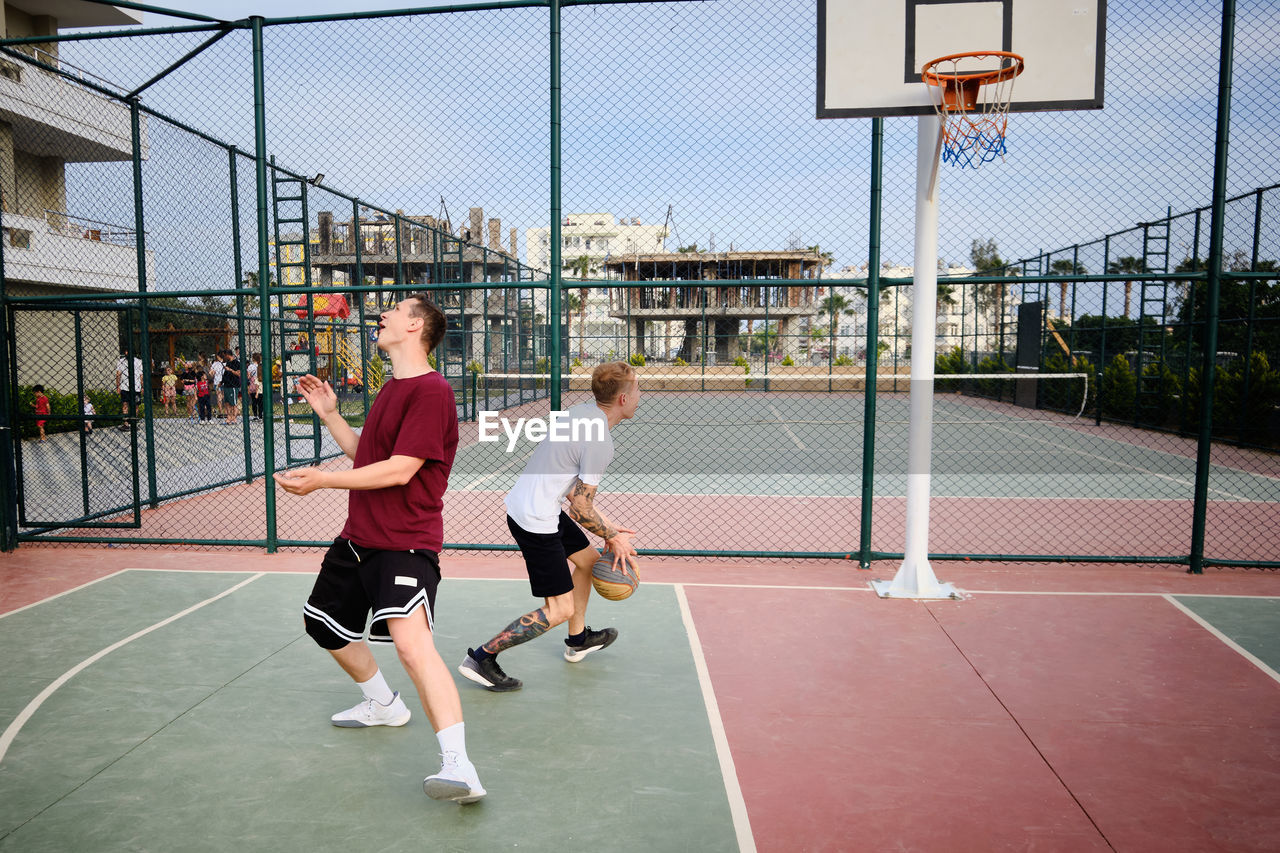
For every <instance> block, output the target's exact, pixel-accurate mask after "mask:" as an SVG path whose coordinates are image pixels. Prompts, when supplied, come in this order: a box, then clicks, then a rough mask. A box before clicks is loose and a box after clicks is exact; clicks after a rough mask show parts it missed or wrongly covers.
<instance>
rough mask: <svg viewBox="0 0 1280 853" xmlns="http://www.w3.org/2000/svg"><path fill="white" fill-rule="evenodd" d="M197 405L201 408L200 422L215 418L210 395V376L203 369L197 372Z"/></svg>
mask: <svg viewBox="0 0 1280 853" xmlns="http://www.w3.org/2000/svg"><path fill="white" fill-rule="evenodd" d="M196 406H197V407H198V408H199V409H200V422H201V423H204V422H205V421H212V420H213V400H212V399H211V398H210V397H209V377H208V376H207V375H206V374H205V372H204V371H203V370H201V371H200V372H199V373H197V374H196Z"/></svg>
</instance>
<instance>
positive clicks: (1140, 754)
mask: <svg viewBox="0 0 1280 853" xmlns="http://www.w3.org/2000/svg"><path fill="white" fill-rule="evenodd" d="M318 560H319V553H318V552H315V551H294V552H291V553H288V554H277V555H266V554H262V553H260V552H252V551H245V550H237V551H218V552H201V551H184V552H177V551H162V550H152V549H120V548H116V549H100V548H95V549H89V548H83V549H81V548H74V549H73V548H52V547H34V546H24V547H23V548H21V549H20V550H18V551H17V552H15V553H13V554H9V555H3V556H0V613H2V612H8V611H12V610H14V609H17V608H21V607H24V606H26V605H29V604H32V603H35V602H37V601H40V600H43V599H45V598H47V597H48V596H51V595H56V594H57V593H59V592H62V591H65V590H67V589H70V588H74V587H76V586H78V585H80V584H83V583H86V582H88V581H91V580H93V579H95V578H99V577H104V576H106V575H108V574H111V573H113V572H116V571H119V570H121V569H125V568H150V569H176V570H204V571H208V570H234V571H296V572H313V571H315V569H316V567H317V563H318ZM442 565H443V569H444V574H445V576H446V580H447V578H449V577H477V578H487V577H503V578H519V577H522V576H523V571H522V567H521V565H520V563H519V561H517V560H513V559H510V558H506V557H476V556H470V555H452V554H448V553H446V554H445V555H444V557H443V559H442ZM895 568H896V567H895V566H893V565H891V564H878V565H877V566H875V567H874V568H873V570H872V571H870V572H861V571H858V570H857V569H856V568H854V566H853V564H851V563H846V562H843V561H840V562H834V561H832V562H797V561H781V560H778V561H768V562H764V561H762V562H755V563H752V562H744V563H716V562H679V561H674V560H672V561H659V560H657V559H649V560H646V561H645V563H644V566H643V579H644V581H645V582H646V583H670V584H675V585H677V587H678V591H679V592H680V593H681V594H682V595H683V597H684V599H685V600H687V602H688V606H689V611H690V614H691V618H692V625H693V626H694V628H695V629H696V632H697V637H698V640H699V641H700V643H701V651H702V655H703V657H704V658H705V661H706V668H707V674H708V677H709V685H710V689H711V695H712V696H713V698H714V700H715V704H716V706H717V708H718V715H716V714H711V717H712V723H713V726H715V725H718V724H721V723H722V724H723V730H724V734H725V737H726V740H727V744H728V749H729V753H730V756H731V758H732V763H733V767H734V769H735V771H736V776H737V780H738V783H739V785H740V787H741V791H742V798H743V800H744V802H745V806H746V814H747V818H748V819H749V821H750V838H751V839H753V841H752V843H753V844H754V849H757V850H761V851H779V853H781V852H782V851H854V850H856V851H863V850H867V851H879V850H917V851H993V850H1038V851H1088V850H1117V851H1184V850H1185V851H1219V850H1221V851H1264V850H1267V851H1270V850H1276V849H1280V681H1278V680H1277V675H1276V673H1275V671H1274V669H1273V667H1275V663H1274V661H1272V662H1271V664H1270V667H1269V666H1267V665H1266V663H1265V662H1262V661H1258V660H1256V659H1252V660H1251V659H1250V658H1249V657H1248V656H1246V655H1245V654H1242V653H1241V652H1240V651H1238V650H1237V649H1236V648H1234V647H1233V646H1232V645H1231V643H1230V642H1229V641H1228V640H1227V639H1225V638H1224V637H1223V636H1220V635H1219V634H1217V633H1215V632H1214V631H1213V630H1211V629H1210V628H1208V627H1206V626H1205V625H1203V624H1201V623H1200V622H1198V621H1197V620H1196V619H1194V618H1192V617H1191V616H1190V615H1189V614H1188V613H1187V612H1185V611H1184V610H1183V609H1181V608H1180V607H1179V606H1178V604H1177V603H1175V597H1177V596H1229V597H1236V596H1249V597H1259V596H1265V597H1280V573H1276V572H1258V571H1227V570H1210V571H1209V572H1208V573H1207V574H1206V575H1204V576H1199V577H1197V576H1190V575H1187V574H1186V573H1185V572H1184V571H1183V570H1182V569H1181V568H1178V567H1149V566H1101V565H1098V566H1058V565H1051V566H1043V565H1042V566H1018V565H1008V564H978V563H969V564H953V563H939V564H936V565H935V567H934V568H935V571H936V573H937V574H938V576H939V578H940V579H941V580H943V581H947V582H951V583H954V584H955V585H956V586H957V587H958V588H960V589H961V590H963V591H964V597H963V599H962V600H959V601H941V602H928V603H925V602H917V601H902V600H881V599H878V598H877V597H876V596H875V595H874V593H872V592H871V591H870V590H869V589H868V588H867V581H868V580H870V579H872V578H888V577H891V576H892V574H893V571H894V570H895ZM1233 600H1234V599H1233ZM1240 600H1243V599H1240ZM288 615H289V616H290V617H292V616H293V615H294V614H292V613H290V614H288ZM673 640H676V641H682V640H683V638H673ZM464 701H465V698H464ZM709 713H711V712H710V710H709ZM745 849H752V848H749V847H748V848H745Z"/></svg>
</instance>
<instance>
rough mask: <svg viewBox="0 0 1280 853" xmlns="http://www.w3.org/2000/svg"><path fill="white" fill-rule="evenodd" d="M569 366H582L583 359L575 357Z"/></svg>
mask: <svg viewBox="0 0 1280 853" xmlns="http://www.w3.org/2000/svg"><path fill="white" fill-rule="evenodd" d="M569 366H570V367H582V359H580V358H575V359H574V360H573V361H572V362H570V364H569Z"/></svg>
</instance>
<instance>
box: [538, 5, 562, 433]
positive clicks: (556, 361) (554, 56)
mask: <svg viewBox="0 0 1280 853" xmlns="http://www.w3.org/2000/svg"><path fill="white" fill-rule="evenodd" d="M550 7H551V298H550V302H549V304H548V305H547V320H548V323H549V324H550V325H551V331H552V333H551V352H550V353H549V355H550V359H549V360H550V362H551V410H552V411H557V410H558V409H559V408H560V324H561V322H563V319H564V318H563V317H561V316H560V285H561V280H562V278H563V274H564V271H563V270H562V269H561V268H560V262H561V257H560V233H561V232H560V222H561V212H560V179H561V175H560V0H550ZM534 364H535V365H536V364H537V361H536V359H535V361H534Z"/></svg>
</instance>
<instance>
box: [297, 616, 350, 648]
mask: <svg viewBox="0 0 1280 853" xmlns="http://www.w3.org/2000/svg"><path fill="white" fill-rule="evenodd" d="M302 622H303V624H304V625H305V626H306V629H307V634H308V635H309V636H310V637H311V639H313V640H315V641H316V645H318V646H319V647H320V648H322V649H325V650H327V651H331V652H336V651H340V650H342V649H345V648H346V647H347V646H349V645H351V641H350V640H347V639H345V638H343V637H339V636H338V635H337V634H335V633H333V631H332V630H331V629H330V628H329V626H328V625H326V624H324V623H323V622H321V621H320V620H319V619H313V618H312V617H310V616H303V617H302Z"/></svg>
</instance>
